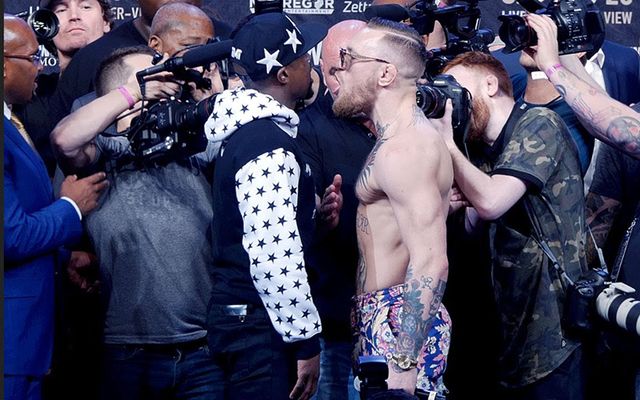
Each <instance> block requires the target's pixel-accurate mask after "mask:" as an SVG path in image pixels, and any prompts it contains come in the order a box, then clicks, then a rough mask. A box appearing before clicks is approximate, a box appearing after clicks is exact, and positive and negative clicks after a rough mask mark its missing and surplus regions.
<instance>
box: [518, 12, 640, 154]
mask: <svg viewBox="0 0 640 400" xmlns="http://www.w3.org/2000/svg"><path fill="white" fill-rule="evenodd" d="M526 18H527V22H528V24H529V26H530V27H531V28H533V29H534V30H535V31H536V33H537V35H538V48H537V50H536V51H533V50H531V49H530V50H527V51H529V54H530V55H531V56H532V57H533V59H534V60H535V61H536V64H537V65H538V68H540V70H541V71H545V73H546V74H547V76H548V77H549V80H551V82H552V83H553V84H554V85H555V86H556V88H557V89H558V91H559V92H560V93H561V94H562V95H563V97H564V98H565V101H566V102H567V103H568V104H569V106H570V107H571V108H572V109H573V110H574V111H575V112H576V114H577V115H578V118H580V120H581V121H582V122H583V125H584V126H585V127H586V128H587V129H589V132H591V134H592V135H593V136H595V137H596V138H598V139H600V140H602V141H603V142H605V143H608V144H609V145H611V146H613V147H616V148H618V149H620V150H621V151H623V152H625V153H627V154H628V155H630V156H631V157H634V158H640V135H638V134H637V132H638V128H639V127H640V114H639V113H638V112H636V111H634V110H632V109H631V108H630V107H628V106H626V105H624V104H622V103H620V102H618V101H616V100H614V99H612V98H611V97H609V95H608V94H607V93H606V92H605V91H604V90H603V89H602V88H600V87H599V86H598V85H597V84H596V83H595V82H594V81H593V80H592V79H591V78H590V77H589V75H588V74H587V72H586V71H585V69H584V67H583V66H582V63H580V60H579V59H577V58H576V57H575V56H573V57H572V56H562V57H560V56H559V55H558V44H557V39H556V38H557V27H556V25H555V24H554V23H553V21H551V19H550V18H549V17H547V16H544V15H537V14H528V15H527V17H526Z"/></svg>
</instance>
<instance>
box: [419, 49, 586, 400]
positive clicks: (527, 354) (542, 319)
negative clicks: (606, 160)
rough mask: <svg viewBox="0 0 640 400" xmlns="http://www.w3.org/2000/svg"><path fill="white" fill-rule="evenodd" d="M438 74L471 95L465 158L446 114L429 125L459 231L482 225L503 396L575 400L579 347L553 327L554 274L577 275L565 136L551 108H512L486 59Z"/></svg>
mask: <svg viewBox="0 0 640 400" xmlns="http://www.w3.org/2000/svg"><path fill="white" fill-rule="evenodd" d="M445 72H446V73H448V74H451V75H452V76H453V77H454V78H455V79H456V80H457V81H458V82H459V83H460V84H461V85H462V86H463V87H465V88H467V89H468V90H469V91H470V92H471V95H472V98H473V103H472V105H473V111H472V115H471V120H470V127H469V142H470V143H469V145H470V146H472V147H471V150H472V151H471V161H469V160H467V159H466V157H465V156H464V155H463V153H462V152H461V151H460V150H459V149H458V147H457V146H456V144H455V142H454V139H453V135H452V132H451V129H450V124H451V121H450V119H449V118H444V119H441V120H437V119H432V120H431V122H432V123H433V124H436V125H437V126H439V130H440V131H441V132H446V135H445V141H446V142H447V146H448V148H449V152H450V154H451V158H452V160H453V165H454V172H455V182H456V184H457V185H458V187H459V188H460V190H461V192H462V193H463V194H464V196H465V197H466V199H467V200H468V201H469V203H470V204H471V206H472V207H470V208H466V209H465V212H466V217H467V218H466V222H467V227H468V228H469V229H473V228H476V227H477V226H478V224H479V221H480V220H484V221H487V223H488V228H489V241H490V251H491V258H492V279H493V288H494V294H495V300H496V305H497V308H498V313H499V317H500V330H501V331H502V342H501V349H500V358H499V377H500V381H501V384H502V386H503V392H504V393H503V395H504V398H505V399H581V398H582V396H583V393H584V392H583V386H584V377H583V371H582V370H583V361H582V354H581V347H580V345H581V343H580V340H579V339H578V338H576V337H572V336H570V335H569V334H568V333H567V331H566V328H565V326H564V325H563V324H562V321H563V317H564V314H565V313H564V307H565V301H566V287H567V285H568V283H567V280H566V278H565V277H564V275H565V274H566V275H568V276H569V277H570V278H571V279H574V280H575V279H577V278H578V277H579V276H580V274H581V273H582V272H584V271H585V270H586V261H585V259H584V248H583V247H584V243H585V240H586V239H585V238H586V236H585V229H586V228H585V223H584V199H583V191H582V178H581V173H580V165H579V161H578V158H577V154H576V152H575V150H574V147H573V143H572V139H571V137H570V135H569V132H568V131H567V128H566V126H565V124H564V123H563V122H562V120H561V119H560V117H559V116H558V115H557V114H555V113H554V112H553V111H551V110H548V109H546V108H542V107H535V108H527V107H526V106H521V107H519V106H517V105H516V104H515V102H514V100H513V97H512V88H511V82H510V80H509V77H508V75H507V72H506V71H505V69H504V67H503V66H502V64H501V63H500V62H499V61H498V60H497V59H495V58H494V57H492V56H490V55H487V54H484V53H479V52H469V53H465V54H463V55H460V56H458V57H456V58H455V59H454V60H453V61H452V62H451V63H449V64H448V65H447V66H446V67H445ZM472 162H473V163H472ZM474 164H475V165H480V166H481V167H480V168H477V167H476V166H475V165H474ZM538 243H540V244H538ZM541 246H545V247H547V246H548V247H549V248H550V249H549V250H550V254H548V255H547V254H545V252H544V251H543V250H542V249H541ZM551 257H554V258H555V259H557V261H558V263H559V265H560V266H561V268H562V270H563V271H564V273H561V272H560V271H558V270H556V269H554V268H553V267H552V263H551Z"/></svg>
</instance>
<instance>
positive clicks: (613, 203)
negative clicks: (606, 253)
mask: <svg viewBox="0 0 640 400" xmlns="http://www.w3.org/2000/svg"><path fill="white" fill-rule="evenodd" d="M585 205H586V211H587V223H588V224H589V228H591V232H592V233H593V237H594V238H595V239H596V243H597V244H598V246H602V245H604V242H605V241H606V240H607V236H608V235H609V230H610V229H611V225H612V224H613V221H614V219H615V218H616V216H617V215H618V211H620V208H621V207H622V205H621V204H620V202H619V201H617V200H614V199H612V198H610V197H606V196H602V195H599V194H595V193H591V192H589V194H587V198H586V204H585Z"/></svg>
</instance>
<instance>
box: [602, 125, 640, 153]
mask: <svg viewBox="0 0 640 400" xmlns="http://www.w3.org/2000/svg"><path fill="white" fill-rule="evenodd" d="M605 136H606V137H607V138H609V139H610V140H611V141H612V142H613V143H614V144H617V145H618V147H619V148H624V150H625V152H626V153H627V154H629V155H630V156H632V157H636V158H638V157H639V156H640V121H638V119H636V118H631V117H628V116H623V117H618V118H615V119H614V120H613V121H611V123H610V124H609V127H608V128H607V131H606V132H605Z"/></svg>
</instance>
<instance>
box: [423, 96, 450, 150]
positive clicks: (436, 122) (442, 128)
mask: <svg viewBox="0 0 640 400" xmlns="http://www.w3.org/2000/svg"><path fill="white" fill-rule="evenodd" d="M452 114H453V103H452V102H451V99H448V100H447V104H446V106H445V109H444V115H443V116H442V118H430V119H429V122H431V125H433V127H434V128H435V129H436V131H437V132H440V135H441V136H442V140H444V142H445V144H446V145H447V148H449V150H451V148H452V147H456V142H455V141H454V140H453V124H452V122H451V115H452Z"/></svg>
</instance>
